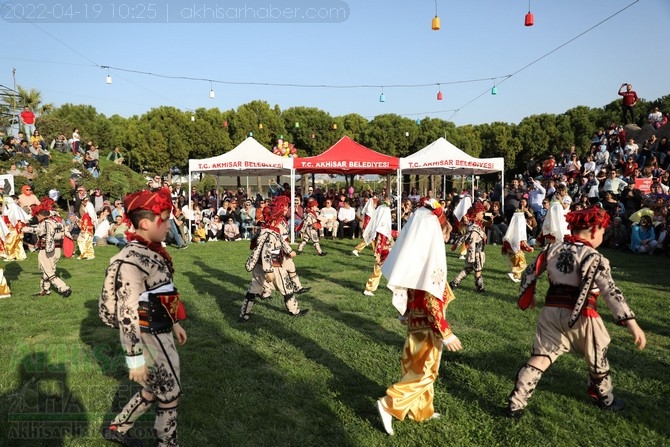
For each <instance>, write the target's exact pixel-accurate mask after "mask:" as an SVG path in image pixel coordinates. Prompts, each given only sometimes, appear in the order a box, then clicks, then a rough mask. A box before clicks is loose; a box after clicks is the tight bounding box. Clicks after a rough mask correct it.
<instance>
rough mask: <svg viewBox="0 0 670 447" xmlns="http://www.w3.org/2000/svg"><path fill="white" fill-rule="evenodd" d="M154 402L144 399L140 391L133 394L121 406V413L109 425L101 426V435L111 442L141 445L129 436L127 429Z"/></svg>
mask: <svg viewBox="0 0 670 447" xmlns="http://www.w3.org/2000/svg"><path fill="white" fill-rule="evenodd" d="M153 403H154V402H153V401H152V400H148V399H145V398H144V396H142V392H141V391H140V392H138V393H137V394H135V395H134V396H133V397H132V398H131V399H130V400H129V401H128V403H127V404H126V406H125V407H123V410H121V413H119V414H117V415H116V417H115V418H114V420H113V421H112V423H111V424H110V425H109V426H103V427H102V437H103V438H104V439H105V440H107V441H111V442H115V443H117V444H121V445H124V446H127V447H133V446H137V445H141V442H140V441H138V440H137V439H134V438H133V437H131V436H130V434H129V433H128V431H129V430H130V429H131V428H132V427H133V425H134V424H135V421H137V420H138V419H139V418H140V416H142V415H143V414H144V413H146V412H147V410H149V409H150V408H151V405H152V404H153Z"/></svg>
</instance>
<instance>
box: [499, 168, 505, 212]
mask: <svg viewBox="0 0 670 447" xmlns="http://www.w3.org/2000/svg"><path fill="white" fill-rule="evenodd" d="M500 174H501V177H500V187H501V191H502V193H501V194H500V209H501V210H504V209H505V169H503V170H502V171H500Z"/></svg>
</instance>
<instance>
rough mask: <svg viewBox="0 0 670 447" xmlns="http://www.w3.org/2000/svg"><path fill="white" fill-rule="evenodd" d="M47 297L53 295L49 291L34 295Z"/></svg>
mask: <svg viewBox="0 0 670 447" xmlns="http://www.w3.org/2000/svg"><path fill="white" fill-rule="evenodd" d="M47 295H51V292H50V291H48V290H42V291H41V292H37V293H35V294H33V296H47Z"/></svg>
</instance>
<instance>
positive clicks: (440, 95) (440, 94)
mask: <svg viewBox="0 0 670 447" xmlns="http://www.w3.org/2000/svg"><path fill="white" fill-rule="evenodd" d="M442 98H443V96H442V90H439V91H438V92H437V100H438V101H442Z"/></svg>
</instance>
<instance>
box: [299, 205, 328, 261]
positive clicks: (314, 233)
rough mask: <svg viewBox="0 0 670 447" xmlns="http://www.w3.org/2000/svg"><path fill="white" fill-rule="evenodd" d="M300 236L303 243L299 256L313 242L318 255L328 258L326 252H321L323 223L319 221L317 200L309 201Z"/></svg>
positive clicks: (300, 246) (301, 243)
mask: <svg viewBox="0 0 670 447" xmlns="http://www.w3.org/2000/svg"><path fill="white" fill-rule="evenodd" d="M300 227H301V228H300V235H301V236H302V242H300V245H298V254H302V249H303V248H305V245H307V242H310V241H311V242H312V243H313V244H314V248H315V249H316V253H317V254H318V255H319V256H326V252H325V251H323V250H321V245H320V244H319V231H321V222H320V221H319V202H317V201H316V199H313V198H310V199H309V200H307V209H306V210H305V218H304V220H303V221H302V224H300Z"/></svg>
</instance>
